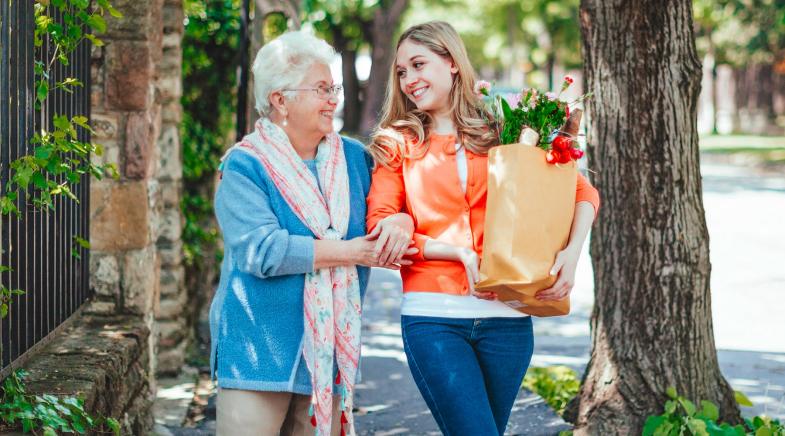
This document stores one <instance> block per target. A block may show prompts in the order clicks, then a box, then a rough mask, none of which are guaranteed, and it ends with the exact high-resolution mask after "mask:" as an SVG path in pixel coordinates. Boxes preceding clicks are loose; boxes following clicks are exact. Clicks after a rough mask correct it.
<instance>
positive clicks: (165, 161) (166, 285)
mask: <svg viewBox="0 0 785 436" xmlns="http://www.w3.org/2000/svg"><path fill="white" fill-rule="evenodd" d="M182 38H183V5H182V1H181V0H164V9H163V58H162V60H161V63H160V64H159V65H158V72H159V75H158V89H159V90H160V99H161V105H162V114H163V116H162V119H161V134H160V136H159V137H158V151H159V153H160V157H159V159H158V162H159V167H158V171H157V178H158V184H159V186H160V190H161V199H162V208H163V210H162V219H161V223H160V225H161V228H160V232H159V235H158V240H157V249H158V256H159V258H160V259H161V276H160V289H161V304H160V309H159V311H158V314H157V316H156V320H157V321H158V329H159V341H158V347H159V348H158V373H159V374H173V373H177V372H179V371H180V368H181V367H182V365H183V361H184V359H185V352H186V348H187V346H188V343H189V342H190V340H191V338H192V336H193V334H192V332H193V329H192V328H189V326H188V322H187V319H188V317H187V315H186V308H187V306H188V298H187V293H186V289H185V278H184V269H183V256H182V251H183V244H182V242H181V240H180V235H181V233H182V228H183V216H182V213H181V209H180V198H181V192H182V177H183V168H182V151H181V148H180V121H181V118H182V107H181V105H180V96H181V94H182V58H183V55H182V48H181V41H182Z"/></svg>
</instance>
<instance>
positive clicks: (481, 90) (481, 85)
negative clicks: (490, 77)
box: [474, 80, 491, 97]
mask: <svg viewBox="0 0 785 436" xmlns="http://www.w3.org/2000/svg"><path fill="white" fill-rule="evenodd" d="M490 92H491V84H490V83H489V82H487V81H485V80H478V81H477V82H476V83H475V84H474V93H475V94H476V95H477V96H478V97H480V96H483V95H485V96H487V95H489V94H490Z"/></svg>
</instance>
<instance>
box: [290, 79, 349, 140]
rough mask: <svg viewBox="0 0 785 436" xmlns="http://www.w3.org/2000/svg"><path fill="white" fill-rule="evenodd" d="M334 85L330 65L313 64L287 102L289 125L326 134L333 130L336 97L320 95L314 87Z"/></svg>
mask: <svg viewBox="0 0 785 436" xmlns="http://www.w3.org/2000/svg"><path fill="white" fill-rule="evenodd" d="M333 85H334V83H333V76H332V73H330V67H328V66H327V65H323V64H314V65H312V66H311V68H310V69H309V70H308V73H307V74H306V75H305V79H303V81H302V82H301V83H300V85H298V86H297V88H298V89H300V91H297V96H296V97H295V98H294V99H292V100H290V101H288V102H287V107H288V110H289V117H288V118H289V120H288V122H289V125H290V126H292V127H294V128H296V129H298V130H300V131H301V132H303V133H313V134H317V133H318V134H319V135H320V136H323V135H326V134H328V133H330V132H332V131H333V116H334V115H335V108H336V106H337V105H338V97H336V96H334V95H332V94H328V95H327V96H324V97H320V95H319V94H320V92H317V91H315V90H316V89H319V88H323V89H329V88H330V87H332V86H333Z"/></svg>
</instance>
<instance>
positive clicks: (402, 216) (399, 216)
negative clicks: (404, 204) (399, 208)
mask: <svg viewBox="0 0 785 436" xmlns="http://www.w3.org/2000/svg"><path fill="white" fill-rule="evenodd" d="M383 221H389V222H390V223H392V224H395V225H397V226H399V227H401V228H402V229H405V230H407V231H408V232H409V233H410V234H411V233H414V220H413V219H412V217H411V216H410V215H409V214H408V213H403V212H398V213H396V214H392V215H390V216H388V217H387V218H384V220H383ZM369 230H370V229H369Z"/></svg>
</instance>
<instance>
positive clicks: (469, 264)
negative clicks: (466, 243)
mask: <svg viewBox="0 0 785 436" xmlns="http://www.w3.org/2000/svg"><path fill="white" fill-rule="evenodd" d="M456 250H457V254H458V259H459V260H460V261H461V263H463V267H464V268H466V278H467V279H468V281H469V293H470V294H471V295H474V296H475V297H477V298H481V299H483V300H495V299H496V294H494V293H493V292H481V291H477V290H475V289H474V285H476V284H477V282H479V281H480V256H478V255H477V252H475V251H474V250H471V249H469V248H457V249H456Z"/></svg>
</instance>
